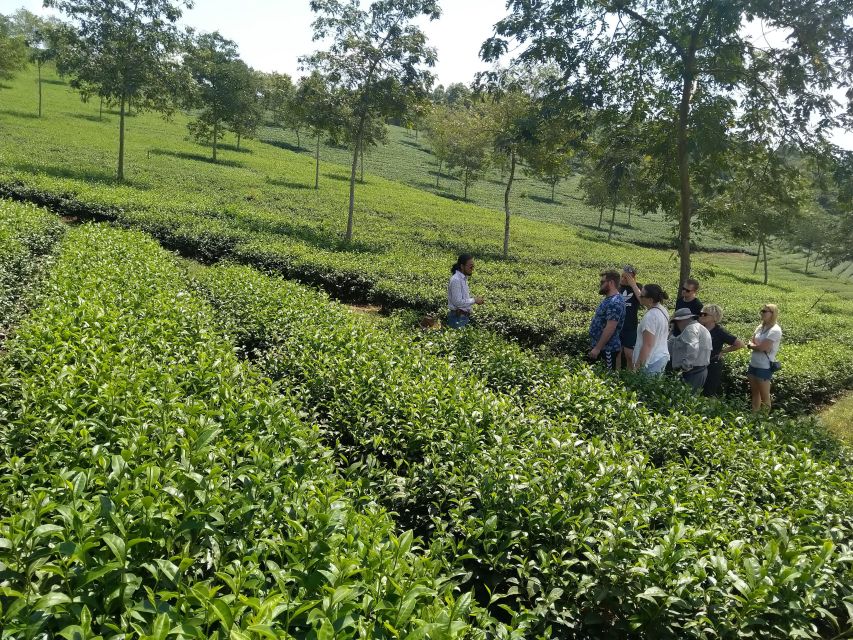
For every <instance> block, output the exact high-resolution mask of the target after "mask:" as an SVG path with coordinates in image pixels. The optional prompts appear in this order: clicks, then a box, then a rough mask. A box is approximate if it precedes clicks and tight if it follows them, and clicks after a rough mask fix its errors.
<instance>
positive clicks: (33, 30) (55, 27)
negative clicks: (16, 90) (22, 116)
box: [12, 8, 62, 118]
mask: <svg viewBox="0 0 853 640" xmlns="http://www.w3.org/2000/svg"><path fill="white" fill-rule="evenodd" d="M61 28H62V23H60V22H59V21H58V20H56V19H55V18H47V19H45V18H40V17H39V16H37V15H36V14H34V13H32V12H31V11H27V10H26V9H23V8H21V9H18V10H17V11H16V12H15V14H14V15H13V16H12V30H13V32H14V34H15V35H17V36H18V37H20V38H23V40H24V42H25V43H26V45H27V50H28V53H27V58H28V59H29V61H30V62H31V63H34V64H35V65H36V70H37V75H38V97H39V102H38V115H39V118H41V114H42V77H41V69H42V65H43V64H45V63H46V62H49V61H51V60H53V59H54V58H55V57H56V55H57V45H58V39H59V34H58V31H59V30H60V29H61Z"/></svg>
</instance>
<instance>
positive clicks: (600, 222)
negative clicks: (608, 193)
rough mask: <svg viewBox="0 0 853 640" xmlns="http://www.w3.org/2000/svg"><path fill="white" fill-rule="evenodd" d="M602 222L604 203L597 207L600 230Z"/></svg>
mask: <svg viewBox="0 0 853 640" xmlns="http://www.w3.org/2000/svg"><path fill="white" fill-rule="evenodd" d="M602 224H604V205H601V206H600V207H599V208H598V230H599V231H601V225H602Z"/></svg>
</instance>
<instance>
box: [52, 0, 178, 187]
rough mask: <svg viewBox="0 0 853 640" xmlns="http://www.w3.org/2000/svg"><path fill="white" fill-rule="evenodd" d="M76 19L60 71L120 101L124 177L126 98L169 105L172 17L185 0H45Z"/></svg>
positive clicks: (174, 46) (145, 105) (144, 105)
mask: <svg viewBox="0 0 853 640" xmlns="http://www.w3.org/2000/svg"><path fill="white" fill-rule="evenodd" d="M45 6H46V7H53V8H56V9H59V10H60V11H62V12H63V13H65V14H66V15H68V16H69V17H70V18H71V19H72V20H73V21H74V23H75V27H76V38H75V41H74V42H73V43H70V46H69V47H68V48H67V55H65V56H63V57H64V59H63V61H62V66H61V69H60V71H63V72H69V73H71V75H73V76H74V80H72V82H71V84H72V86H75V88H76V87H78V86H82V85H85V86H89V87H96V88H97V94H98V95H99V96H101V97H103V98H105V99H108V100H109V99H114V100H116V101H117V102H118V104H119V148H118V170H117V172H116V173H117V176H118V179H119V180H123V179H124V146H125V140H124V137H125V135H124V129H125V115H126V109H127V106H128V103H130V102H132V103H133V106H134V107H136V109H137V111H139V110H142V109H153V110H156V111H163V112H168V111H170V110H171V109H172V108H173V105H174V103H173V101H172V99H171V98H172V96H173V92H172V90H171V86H172V85H173V83H172V82H171V78H170V77H171V76H173V74H174V73H175V71H176V69H177V66H178V63H177V54H178V51H179V48H180V40H181V39H180V34H179V32H178V28H177V26H176V23H177V21H178V19H180V17H181V15H182V9H183V7H187V8H189V7H191V6H192V4H191V2H189V0H45Z"/></svg>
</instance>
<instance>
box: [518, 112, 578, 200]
mask: <svg viewBox="0 0 853 640" xmlns="http://www.w3.org/2000/svg"><path fill="white" fill-rule="evenodd" d="M537 140H538V142H537V144H535V145H532V146H531V148H530V149H529V150H528V153H527V168H526V173H527V174H528V175H530V176H533V177H534V178H536V179H537V180H541V181H542V182H544V183H545V184H547V185H548V186H550V187H551V202H555V199H556V190H557V185H558V184H559V183H560V182H561V181H562V180H565V179H567V178H569V177H571V176H572V175H573V174H574V173H575V171H576V169H577V160H576V153H577V151H578V148H579V137H578V133H577V131H576V130H575V129H573V128H572V127H571V126H570V124H569V121H568V120H567V119H565V118H561V117H559V116H558V115H554V116H551V117H549V116H548V115H545V116H543V117H542V119H541V120H540V123H539V130H538V132H537Z"/></svg>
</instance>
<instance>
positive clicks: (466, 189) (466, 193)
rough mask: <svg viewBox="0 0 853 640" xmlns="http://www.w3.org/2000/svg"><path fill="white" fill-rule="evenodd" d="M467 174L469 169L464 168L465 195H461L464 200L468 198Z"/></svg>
mask: <svg viewBox="0 0 853 640" xmlns="http://www.w3.org/2000/svg"><path fill="white" fill-rule="evenodd" d="M468 175H469V171H468V169H467V168H466V169H465V195H464V197H463V198H464V199H465V200H468Z"/></svg>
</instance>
